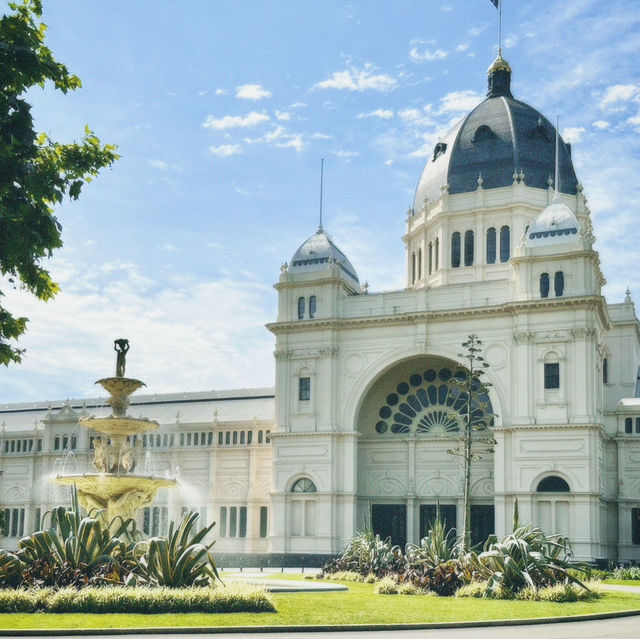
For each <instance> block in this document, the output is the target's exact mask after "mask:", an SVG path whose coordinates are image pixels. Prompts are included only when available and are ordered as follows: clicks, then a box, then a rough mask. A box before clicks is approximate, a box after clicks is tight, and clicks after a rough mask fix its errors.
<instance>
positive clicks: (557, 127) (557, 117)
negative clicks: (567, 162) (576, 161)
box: [553, 115, 560, 200]
mask: <svg viewBox="0 0 640 639" xmlns="http://www.w3.org/2000/svg"><path fill="white" fill-rule="evenodd" d="M559 129H560V116H559V115H556V174H555V177H554V180H553V199H554V200H557V199H558V191H559V188H558V180H559V177H560V170H559V163H558V156H559V150H560V133H559Z"/></svg>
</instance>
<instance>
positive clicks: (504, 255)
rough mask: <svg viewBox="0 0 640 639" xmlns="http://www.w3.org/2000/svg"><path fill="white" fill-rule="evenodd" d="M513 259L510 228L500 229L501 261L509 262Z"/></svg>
mask: <svg viewBox="0 0 640 639" xmlns="http://www.w3.org/2000/svg"><path fill="white" fill-rule="evenodd" d="M510 257H511V231H510V230H509V227H508V226H503V227H502V228H501V229H500V261H501V262H508V261H509V258H510Z"/></svg>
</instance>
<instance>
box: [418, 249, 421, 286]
mask: <svg viewBox="0 0 640 639" xmlns="http://www.w3.org/2000/svg"><path fill="white" fill-rule="evenodd" d="M418 279H419V280H421V279H422V249H421V248H419V249H418Z"/></svg>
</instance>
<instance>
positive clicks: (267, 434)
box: [264, 430, 271, 444]
mask: <svg viewBox="0 0 640 639" xmlns="http://www.w3.org/2000/svg"><path fill="white" fill-rule="evenodd" d="M270 434H271V431H270V430H268V431H267V432H266V433H265V436H264V441H265V442H266V443H267V444H269V443H270V442H271V437H269V435H270Z"/></svg>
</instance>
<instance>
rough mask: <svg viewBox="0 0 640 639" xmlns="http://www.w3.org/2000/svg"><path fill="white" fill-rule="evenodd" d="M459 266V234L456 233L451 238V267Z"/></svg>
mask: <svg viewBox="0 0 640 639" xmlns="http://www.w3.org/2000/svg"><path fill="white" fill-rule="evenodd" d="M459 266H460V233H458V232H457V231H456V232H455V233H454V234H453V235H452V236H451V267H452V268H458V267H459Z"/></svg>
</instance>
